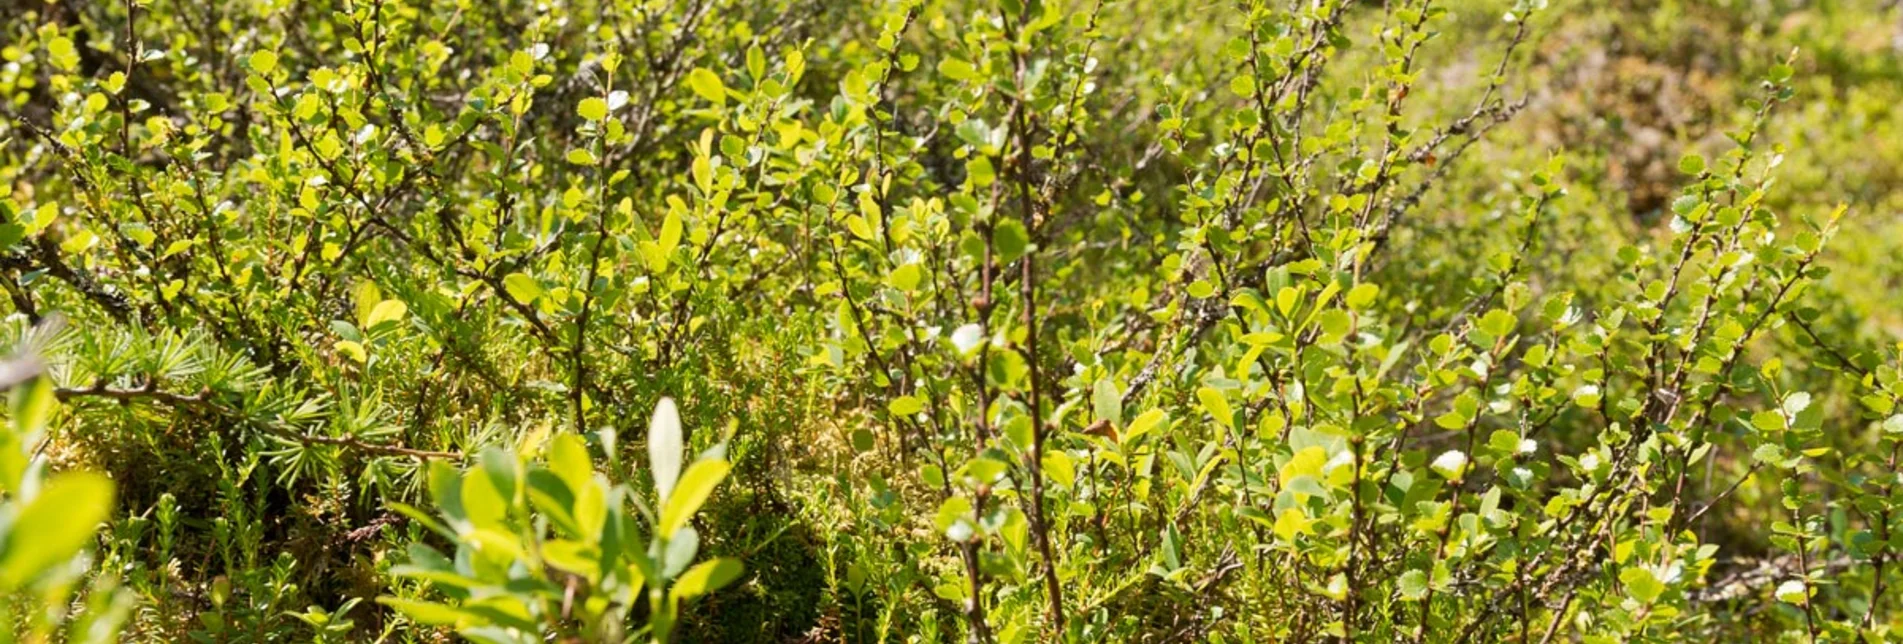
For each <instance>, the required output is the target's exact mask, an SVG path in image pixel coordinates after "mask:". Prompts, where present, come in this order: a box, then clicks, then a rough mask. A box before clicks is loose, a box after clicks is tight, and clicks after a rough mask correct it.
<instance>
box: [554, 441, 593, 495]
mask: <svg viewBox="0 0 1903 644" xmlns="http://www.w3.org/2000/svg"><path fill="white" fill-rule="evenodd" d="M548 468H549V470H550V471H553V472H554V473H555V475H556V476H559V477H561V479H562V482H563V483H566V484H567V485H568V489H569V490H577V489H580V488H581V486H583V485H587V484H588V480H589V479H590V478H592V477H594V475H595V467H594V464H593V463H592V462H591V461H590V460H589V459H588V445H587V443H585V442H583V441H582V439H581V437H580V436H576V435H574V434H561V435H559V436H556V437H555V440H553V441H551V442H550V443H549V446H548Z"/></svg>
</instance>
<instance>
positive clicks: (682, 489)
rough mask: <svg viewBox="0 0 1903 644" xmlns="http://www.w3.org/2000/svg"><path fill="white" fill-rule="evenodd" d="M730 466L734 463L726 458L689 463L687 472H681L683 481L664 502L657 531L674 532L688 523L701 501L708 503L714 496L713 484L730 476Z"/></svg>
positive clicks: (661, 532) (698, 509)
mask: <svg viewBox="0 0 1903 644" xmlns="http://www.w3.org/2000/svg"><path fill="white" fill-rule="evenodd" d="M730 469H732V466H731V465H729V464H728V463H727V462H726V461H724V460H720V459H716V458H709V459H701V460H699V461H695V462H694V464H693V465H690V466H688V468H687V472H686V473H685V474H682V475H681V480H680V483H679V484H678V485H676V486H675V487H674V493H673V494H671V495H668V497H667V501H666V503H665V504H664V505H666V507H667V509H665V510H662V511H661V522H660V524H659V525H657V526H656V527H655V532H656V533H657V534H673V533H674V531H675V530H679V529H681V526H685V525H687V521H688V520H689V519H692V518H693V517H694V513H695V512H699V511H700V506H701V504H704V503H706V502H707V497H709V496H712V495H713V493H714V487H715V486H717V485H720V481H721V480H722V479H725V478H727V472H728V471H729V470H730Z"/></svg>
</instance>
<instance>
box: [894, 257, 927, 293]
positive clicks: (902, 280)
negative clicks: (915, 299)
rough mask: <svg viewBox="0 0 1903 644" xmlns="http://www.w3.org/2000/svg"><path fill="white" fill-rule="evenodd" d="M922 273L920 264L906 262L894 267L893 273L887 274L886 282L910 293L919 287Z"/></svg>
mask: <svg viewBox="0 0 1903 644" xmlns="http://www.w3.org/2000/svg"><path fill="white" fill-rule="evenodd" d="M921 273H922V271H920V270H919V267H918V264H916V263H911V264H904V265H901V266H899V267H898V268H895V269H892V274H890V275H887V276H886V278H885V283H886V285H888V286H891V287H892V288H895V289H898V290H900V291H904V292H907V293H910V292H912V290H913V289H916V288H918V283H919V279H920V276H921Z"/></svg>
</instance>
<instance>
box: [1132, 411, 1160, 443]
mask: <svg viewBox="0 0 1903 644" xmlns="http://www.w3.org/2000/svg"><path fill="white" fill-rule="evenodd" d="M1168 417H1169V413H1168V412H1165V411H1163V410H1162V409H1151V410H1149V411H1146V412H1143V413H1142V415H1139V416H1137V417H1136V420H1132V421H1130V427H1129V428H1128V429H1125V430H1124V432H1123V441H1122V442H1124V443H1126V444H1127V443H1129V442H1130V441H1134V440H1136V439H1137V437H1138V436H1142V435H1144V434H1148V433H1150V430H1153V429H1156V428H1157V427H1159V426H1162V424H1163V420H1164V419H1165V418H1168Z"/></svg>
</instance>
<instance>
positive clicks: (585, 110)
mask: <svg viewBox="0 0 1903 644" xmlns="http://www.w3.org/2000/svg"><path fill="white" fill-rule="evenodd" d="M575 114H577V115H579V116H581V117H582V118H584V119H588V120H590V121H599V120H602V119H605V118H608V101H604V100H601V99H599V98H595V97H593V96H590V97H588V98H584V99H581V103H580V104H578V105H576V106H575Z"/></svg>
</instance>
